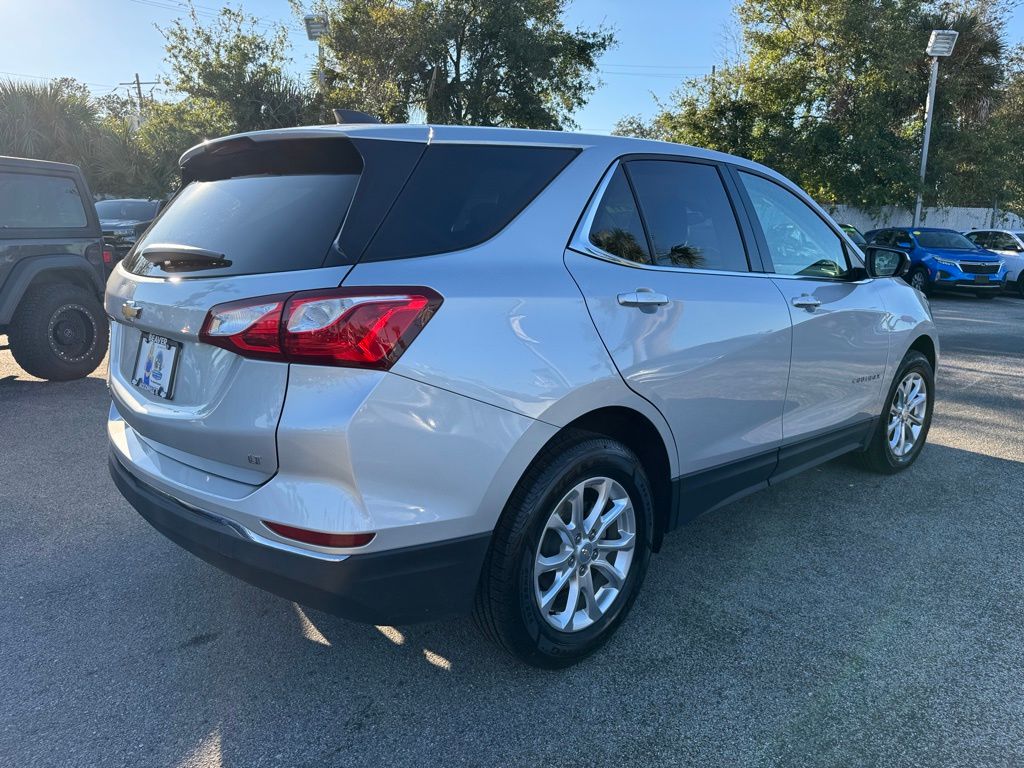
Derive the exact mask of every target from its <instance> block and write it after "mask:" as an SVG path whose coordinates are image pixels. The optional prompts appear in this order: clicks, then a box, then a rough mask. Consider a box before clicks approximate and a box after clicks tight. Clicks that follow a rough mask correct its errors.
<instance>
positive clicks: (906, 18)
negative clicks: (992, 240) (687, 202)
mask: <svg viewBox="0 0 1024 768" xmlns="http://www.w3.org/2000/svg"><path fill="white" fill-rule="evenodd" d="M1004 8H1005V4H1000V3H996V2H968V3H964V4H959V5H956V6H954V5H951V4H936V3H929V2H926V1H925V0H870V1H868V0H862V1H861V2H847V1H846V0H825V1H824V2H818V3H811V2H809V1H808V0H743V2H741V3H740V4H739V5H738V6H737V15H738V18H739V21H740V24H741V26H742V30H743V43H744V54H745V56H744V58H743V60H742V61H740V62H738V63H735V64H732V65H730V66H726V67H723V68H722V69H721V70H720V71H719V72H718V73H717V74H716V76H714V77H711V76H707V77H700V78H694V79H690V80H687V81H684V83H683V84H682V86H681V87H680V89H679V90H678V91H677V93H676V94H675V95H674V97H673V102H672V103H671V104H670V105H669V106H668V107H667V108H663V109H662V110H661V111H660V112H659V114H658V115H657V116H656V117H655V118H654V120H653V121H652V123H651V124H650V125H648V126H646V127H645V130H650V131H653V132H655V133H656V134H657V135H659V136H660V137H662V138H667V139H669V140H673V141H681V142H684V143H691V144H698V145H701V146H706V147H710V148H713V149H719V150H723V151H727V152H733V153H736V154H740V155H743V156H746V157H749V158H751V159H754V160H757V161H759V162H763V163H765V164H767V165H771V166H772V167H775V168H777V169H779V170H780V171H782V172H783V173H785V174H786V175H787V176H789V177H790V178H792V179H794V180H795V181H796V182H797V183H799V184H801V185H802V186H803V187H804V188H806V189H807V190H808V191H809V192H810V193H811V194H812V195H814V196H816V197H817V198H818V199H820V200H823V201H827V202H846V203H854V204H858V205H861V206H864V207H868V208H871V207H876V206H880V205H884V204H888V203H902V204H909V203H910V202H911V201H912V200H913V197H914V195H915V194H916V192H917V188H918V180H917V166H918V163H919V158H920V148H921V134H922V129H923V107H924V101H925V92H926V90H927V82H928V66H929V65H928V61H927V59H926V57H925V55H924V48H925V45H926V42H927V40H928V34H929V32H930V30H932V29H935V28H937V27H941V28H945V27H951V28H953V29H957V30H958V31H960V33H961V35H960V40H959V42H958V43H957V47H956V50H955V52H954V54H953V56H951V57H950V58H949V59H946V60H945V61H944V62H943V64H942V67H941V70H940V71H941V82H940V84H939V89H938V94H939V97H938V103H937V108H936V117H935V124H934V128H933V138H932V150H931V153H930V161H929V176H928V182H929V183H928V189H927V190H926V202H935V201H941V202H943V203H953V202H960V201H962V200H964V199H965V198H969V197H970V198H973V197H976V196H977V195H978V189H979V188H980V187H981V186H983V184H984V182H985V179H986V178H988V176H989V174H990V162H989V161H990V160H991V153H990V152H986V151H983V150H984V145H985V141H986V138H985V137H986V135H987V132H988V131H989V130H990V122H991V107H992V105H994V103H995V102H996V101H997V100H998V98H999V83H1000V81H1001V67H1000V57H1001V55H1002V41H1001V18H1002V17H1001V15H1000V14H1002V13H1003V9H1004ZM620 130H621V131H624V132H631V131H633V130H635V126H631V125H629V124H623V125H621V126H620ZM972 164H973V165H972ZM969 165H971V167H970V168H968V166H969ZM968 170H969V171H970V172H969V173H968V172H967V171H968Z"/></svg>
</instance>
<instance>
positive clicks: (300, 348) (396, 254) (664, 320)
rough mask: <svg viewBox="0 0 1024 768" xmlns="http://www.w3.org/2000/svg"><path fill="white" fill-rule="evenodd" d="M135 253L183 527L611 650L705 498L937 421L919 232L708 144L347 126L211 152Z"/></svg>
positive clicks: (875, 451)
mask: <svg viewBox="0 0 1024 768" xmlns="http://www.w3.org/2000/svg"><path fill="white" fill-rule="evenodd" d="M181 171H182V176H183V182H184V183H183V188H182V190H181V191H180V192H179V193H178V194H177V196H176V198H175V199H174V200H173V201H172V202H171V204H170V205H169V207H168V208H166V209H165V210H164V212H163V213H162V214H161V215H160V217H159V218H158V219H157V220H156V222H155V223H154V224H153V226H152V227H151V228H150V229H149V230H148V232H147V233H146V234H145V236H144V237H143V238H142V239H141V240H140V241H139V242H138V243H137V244H136V246H135V248H134V249H133V250H132V252H131V253H130V254H129V255H128V257H127V258H126V259H125V261H124V262H123V263H122V264H120V265H119V266H118V267H117V269H116V270H115V272H114V274H113V275H112V277H111V278H110V281H109V283H108V286H107V293H106V310H107V313H108V314H109V315H110V317H112V318H113V320H114V323H113V334H112V338H111V361H110V390H111V394H112V397H113V405H112V407H111V409H110V420H109V424H108V431H109V436H110V443H111V448H112V451H111V461H110V469H111V473H112V475H113V477H114V480H115V482H116V483H117V486H118V488H119V489H120V491H121V492H122V493H123V494H124V496H125V497H126V498H127V499H128V500H129V501H130V502H131V503H132V504H133V505H134V507H135V508H136V509H137V510H138V511H139V512H140V513H141V514H142V515H143V516H144V517H145V518H146V519H147V520H148V521H149V522H150V523H152V525H153V526H154V527H156V528H157V529H158V530H159V531H161V532H163V533H164V534H165V535H167V536H168V537H169V538H171V539H172V540H173V541H175V542H177V543H178V544H180V545H181V546H183V547H185V548H186V549H188V550H190V551H191V552H194V553H195V554H197V555H198V556H200V557H202V558H203V559H205V560H207V561H209V562H210V563H213V564H214V565H216V566H218V567H220V568H222V569H224V570H226V571H228V572H230V573H232V574H235V575H237V576H239V577H241V578H243V579H245V580H247V581H250V582H252V583H253V584H256V585H258V586H260V587H263V588H265V589H268V590H270V591H272V592H275V593H277V594H279V595H282V596H285V597H287V598H289V599H292V600H297V601H299V602H301V603H304V604H306V605H309V606H312V607H315V608H319V609H323V610H326V611H330V612H334V613H337V614H340V615H342V616H346V617H349V618H351V619H354V620H357V621H365V622H373V623H376V624H402V623H409V622H415V621H421V620H429V619H434V618H437V617H442V616H447V615H450V614H458V613H462V612H470V611H473V612H474V614H475V615H476V617H477V619H478V621H479V623H480V625H481V626H482V627H483V629H484V630H485V632H486V633H487V634H488V635H490V636H491V637H492V638H493V639H495V640H496V641H497V642H498V643H500V644H501V645H502V646H503V647H504V648H506V649H507V650H509V651H511V652H512V653H514V654H516V655H517V656H519V657H520V658H521V659H523V660H524V661H526V662H528V663H530V664H534V665H538V666H545V667H560V666H565V665H568V664H571V663H573V662H575V661H577V660H579V659H580V658H582V657H584V656H586V655H587V654H589V653H591V652H593V651H594V650H595V649H597V648H598V647H599V646H600V645H601V644H602V643H603V642H605V641H606V640H607V639H608V637H609V636H610V635H611V633H612V632H613V631H614V630H615V628H616V627H617V626H618V624H619V623H620V622H621V621H622V620H623V618H624V617H625V615H626V613H627V612H628V610H629V608H630V606H631V604H632V603H633V601H634V599H635V598H636V596H637V593H638V592H639V589H640V585H641V583H642V582H643V578H644V574H645V572H646V570H647V566H648V561H649V558H650V555H651V553H652V552H656V551H658V549H659V547H660V545H661V542H662V539H663V537H664V536H665V535H666V534H668V533H670V532H671V531H673V530H675V529H676V528H678V527H679V526H680V525H682V524H683V523H685V522H686V521H688V520H690V519H692V518H693V517H695V516H696V515H699V514H701V513H702V512H705V511H707V510H710V509H712V508H715V507H719V506H721V505H723V504H725V503H727V502H729V501H731V500H733V499H736V498H739V497H740V496H743V495H744V494H747V493H750V492H752V491H755V490H758V489H760V488H764V487H766V486H768V485H772V484H775V483H777V482H778V481H780V480H782V479H784V478H786V477H789V476H791V475H793V474H796V473H797V472H800V471H802V470H804V469H807V468H808V467H811V466H814V465H816V464H820V463H822V462H824V461H827V460H829V459H832V458H834V457H836V456H839V455H840V454H844V453H847V452H858V453H860V455H861V457H862V458H863V460H864V461H865V462H866V463H867V464H868V465H869V466H870V467H872V468H874V469H876V470H878V471H881V472H886V473H893V472H897V471H899V470H902V469H904V468H906V467H907V466H909V465H910V464H911V463H913V462H914V460H915V459H916V458H917V456H918V454H919V453H920V451H921V448H922V446H923V445H924V442H925V439H926V437H927V434H928V427H929V423H930V421H931V414H932V404H933V401H934V384H933V371H934V368H935V361H936V356H937V352H938V341H937V339H936V334H935V326H934V325H933V323H932V320H931V316H930V313H929V309H928V306H927V304H926V302H925V300H924V298H923V297H922V296H921V294H919V293H918V292H917V291H915V290H914V289H913V288H911V287H909V286H908V285H906V284H905V283H904V282H903V281H901V280H896V279H890V278H891V276H893V275H898V274H899V273H900V271H901V270H902V269H905V267H906V256H905V254H901V253H899V252H894V251H891V250H888V249H884V248H877V249H870V250H869V252H868V253H867V254H866V256H864V255H862V254H861V252H860V251H859V250H858V249H857V247H856V246H855V245H854V244H853V243H852V242H851V241H850V240H849V239H848V238H847V237H846V236H845V235H844V234H843V232H842V230H841V229H840V228H839V227H838V226H837V225H836V224H835V223H834V222H833V221H832V220H831V219H830V218H829V217H828V216H827V215H826V214H825V213H824V212H822V210H821V209H820V208H819V207H818V206H817V205H815V204H814V203H813V202H812V201H811V200H810V199H809V198H808V197H807V195H805V194H804V193H802V192H801V191H800V190H799V189H797V188H796V187H794V186H793V184H791V183H790V182H788V181H787V180H786V179H784V178H782V177H781V176H779V175H778V174H777V173H774V172H772V171H770V170H768V169H767V168H763V167H761V166H758V165H756V164H754V163H751V162H747V161H745V160H741V159H739V158H735V157H730V156H727V155H722V154H717V153H714V152H708V151H704V150H700V149H695V148H692V147H685V146H676V145H670V144H663V143H659V142H650V141H638V140H630V139H621V138H610V137H593V136H580V135H573V134H569V133H548V132H535V131H523V130H508V129H491V128H457V127H440V126H435V127H429V126H372V125H343V126H329V127H322V128H301V129H291V130H280V131H270V132H262V133H254V134H248V135H241V136H229V137H227V138H224V139H220V140H217V141H211V142H207V143H205V144H203V145H201V146H198V147H195V148H194V149H192V150H190V151H188V152H186V153H185V155H184V156H183V157H182V160H181Z"/></svg>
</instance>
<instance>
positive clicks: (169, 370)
mask: <svg viewBox="0 0 1024 768" xmlns="http://www.w3.org/2000/svg"><path fill="white" fill-rule="evenodd" d="M180 354H181V343H180V342H177V341H171V340H170V339H165V338H164V337H163V336H155V335H153V334H151V333H143V334H142V338H141V339H140V340H139V353H138V355H136V357H135V371H134V373H133V374H132V384H134V385H135V386H136V387H138V388H139V389H142V390H145V391H146V392H149V393H150V394H151V395H156V396H157V397H160V398H163V399H164V400H170V399H171V398H172V397H173V396H174V374H175V373H177V369H178V356H179V355H180Z"/></svg>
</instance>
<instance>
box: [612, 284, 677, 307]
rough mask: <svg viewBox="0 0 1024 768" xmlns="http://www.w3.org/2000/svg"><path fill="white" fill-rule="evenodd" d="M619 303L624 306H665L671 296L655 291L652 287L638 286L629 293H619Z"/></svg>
mask: <svg viewBox="0 0 1024 768" xmlns="http://www.w3.org/2000/svg"><path fill="white" fill-rule="evenodd" d="M618 298H619V304H621V305H622V306H624V307H663V306H665V305H666V304H668V303H669V298H668V296H666V295H665V294H663V293H655V292H654V291H652V290H651V289H650V288H637V289H636V290H635V291H630V292H629V293H620V294H619V297H618Z"/></svg>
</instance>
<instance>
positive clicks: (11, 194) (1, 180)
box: [0, 173, 88, 229]
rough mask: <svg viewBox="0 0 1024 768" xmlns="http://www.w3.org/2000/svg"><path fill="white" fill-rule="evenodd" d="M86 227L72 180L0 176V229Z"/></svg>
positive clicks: (49, 177)
mask: <svg viewBox="0 0 1024 768" xmlns="http://www.w3.org/2000/svg"><path fill="white" fill-rule="evenodd" d="M87 223H88V220H87V219H86V216H85V207H84V206H83V205H82V198H81V197H80V196H79V194H78V185H77V184H75V181H74V179H71V178H68V177H67V176H43V175H41V174H37V173H0V229H72V228H73V229H78V228H80V227H84V226H86V225H87Z"/></svg>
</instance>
